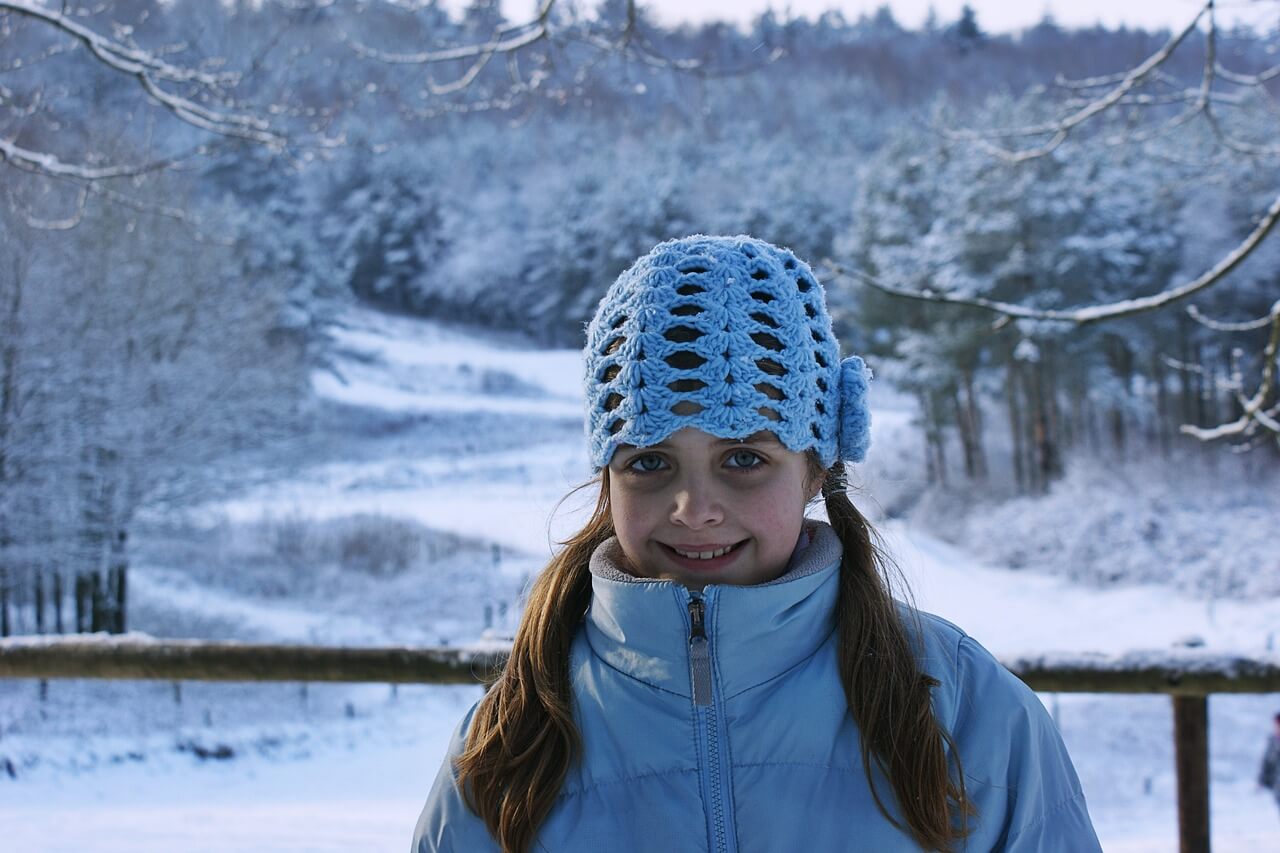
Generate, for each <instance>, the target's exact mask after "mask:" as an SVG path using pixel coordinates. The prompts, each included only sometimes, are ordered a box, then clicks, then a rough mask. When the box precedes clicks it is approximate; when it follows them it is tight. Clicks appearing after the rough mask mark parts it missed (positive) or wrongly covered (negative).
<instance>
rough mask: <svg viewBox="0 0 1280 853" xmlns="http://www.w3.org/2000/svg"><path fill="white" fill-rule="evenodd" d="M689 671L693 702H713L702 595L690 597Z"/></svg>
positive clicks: (704, 703)
mask: <svg viewBox="0 0 1280 853" xmlns="http://www.w3.org/2000/svg"><path fill="white" fill-rule="evenodd" d="M689 673H690V680H691V681H692V683H693V704H695V705H710V704H711V647H710V646H709V645H708V644H707V629H706V606H705V605H704V604H703V602H702V599H701V598H700V597H697V596H694V597H691V598H690V599H689Z"/></svg>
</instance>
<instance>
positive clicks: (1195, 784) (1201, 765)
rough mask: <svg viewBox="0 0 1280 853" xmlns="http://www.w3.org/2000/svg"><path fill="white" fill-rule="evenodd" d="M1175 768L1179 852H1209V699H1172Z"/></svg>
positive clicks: (1181, 697)
mask: <svg viewBox="0 0 1280 853" xmlns="http://www.w3.org/2000/svg"><path fill="white" fill-rule="evenodd" d="M1173 741H1174V746H1175V754H1176V763H1177V768H1178V849H1179V851H1180V853H1209V699H1208V697H1207V696H1174V697H1173Z"/></svg>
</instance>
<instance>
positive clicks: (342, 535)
mask: <svg viewBox="0 0 1280 853" xmlns="http://www.w3.org/2000/svg"><path fill="white" fill-rule="evenodd" d="M423 533H424V531H423V528H422V527H421V525H418V524H415V523H414V522H412V521H405V520H404V519H399V518H386V517H384V516H379V515H357V516H353V517H352V518H349V519H346V520H345V521H344V522H343V523H342V524H341V525H339V526H338V529H337V530H335V531H334V532H333V538H334V540H335V543H334V544H335V545H336V548H335V549H334V550H335V551H336V554H337V557H338V560H339V563H340V565H341V566H342V567H343V568H344V569H352V570H354V571H358V572H364V573H366V574H370V575H394V574H400V573H401V572H403V571H405V570H406V569H408V568H409V567H410V566H411V565H413V563H414V562H415V561H416V560H417V559H418V558H419V557H420V555H421V554H422V552H423V539H424V535H423Z"/></svg>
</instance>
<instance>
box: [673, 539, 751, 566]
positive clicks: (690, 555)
mask: <svg viewBox="0 0 1280 853" xmlns="http://www.w3.org/2000/svg"><path fill="white" fill-rule="evenodd" d="M748 541H750V540H747V539H743V540H742V541H741V542H733V543H731V544H728V545H723V544H717V543H708V544H706V545H686V544H683V543H682V544H680V545H679V546H675V545H667V544H663V545H662V548H663V550H665V551H666V552H667V555H668V556H669V557H671V559H672V560H673V561H674V562H676V563H677V564H678V565H680V566H683V567H685V568H687V569H692V570H694V571H708V570H711V569H718V568H721V567H723V566H726V565H728V564H729V563H731V562H733V560H734V559H736V558H737V556H738V552H739V550H740V549H741V548H742V546H743V545H745V544H747V542H748Z"/></svg>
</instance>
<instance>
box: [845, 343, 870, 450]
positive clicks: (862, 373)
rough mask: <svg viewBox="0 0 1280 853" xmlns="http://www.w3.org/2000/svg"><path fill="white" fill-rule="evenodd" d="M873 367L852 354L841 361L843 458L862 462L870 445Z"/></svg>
mask: <svg viewBox="0 0 1280 853" xmlns="http://www.w3.org/2000/svg"><path fill="white" fill-rule="evenodd" d="M870 380H871V368H869V367H867V365H866V362H864V361H863V360H862V359H860V358H858V357H857V356H856V355H851V356H849V357H848V358H846V359H845V360H844V361H842V362H840V451H839V455H840V458H841V459H843V460H845V461H848V462H861V461H862V460H864V459H866V458H867V449H868V448H869V447H870V446H871V409H869V408H868V407H867V390H868V383H869V382H870Z"/></svg>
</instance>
